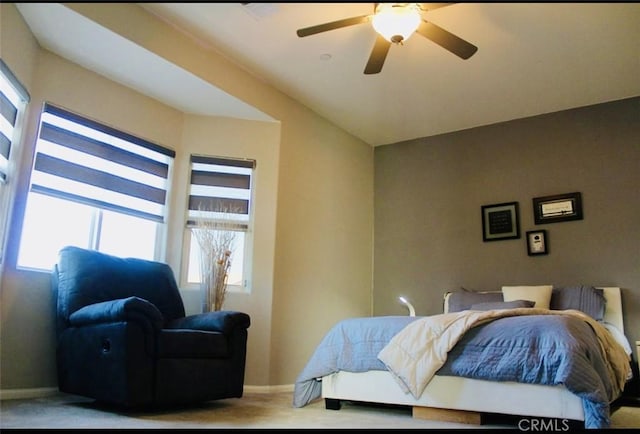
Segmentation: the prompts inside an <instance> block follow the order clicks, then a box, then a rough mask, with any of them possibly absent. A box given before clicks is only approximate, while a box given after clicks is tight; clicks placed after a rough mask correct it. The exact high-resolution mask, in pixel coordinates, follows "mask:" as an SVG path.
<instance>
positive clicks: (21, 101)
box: [0, 59, 29, 183]
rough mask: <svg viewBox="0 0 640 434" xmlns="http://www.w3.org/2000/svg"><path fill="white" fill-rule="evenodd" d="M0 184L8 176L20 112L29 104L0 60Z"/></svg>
mask: <svg viewBox="0 0 640 434" xmlns="http://www.w3.org/2000/svg"><path fill="white" fill-rule="evenodd" d="M0 73H1V74H2V77H1V80H0V183H5V182H7V180H8V176H9V157H10V154H11V144H12V142H13V140H14V139H13V138H14V130H15V127H16V122H17V120H18V116H19V113H20V110H21V109H22V108H23V107H24V105H25V104H26V103H27V102H29V93H28V92H27V90H26V89H25V88H24V87H23V86H22V84H21V83H20V81H19V80H18V79H17V78H16V77H15V76H14V75H13V73H12V72H11V70H10V69H9V67H8V66H7V65H6V64H5V63H4V61H3V60H2V59H0Z"/></svg>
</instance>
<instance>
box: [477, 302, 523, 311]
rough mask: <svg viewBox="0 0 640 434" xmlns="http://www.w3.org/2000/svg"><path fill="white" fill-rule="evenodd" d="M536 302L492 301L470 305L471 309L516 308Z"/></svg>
mask: <svg viewBox="0 0 640 434" xmlns="http://www.w3.org/2000/svg"><path fill="white" fill-rule="evenodd" d="M535 304H536V302H535V301H531V300H513V301H493V302H486V303H476V304H472V305H471V308H470V309H471V310H494V309H516V308H518V307H533V306H534V305H535Z"/></svg>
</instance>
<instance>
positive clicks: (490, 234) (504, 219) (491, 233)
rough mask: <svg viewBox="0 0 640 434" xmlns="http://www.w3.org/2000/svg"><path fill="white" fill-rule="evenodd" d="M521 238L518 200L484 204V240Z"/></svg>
mask: <svg viewBox="0 0 640 434" xmlns="http://www.w3.org/2000/svg"><path fill="white" fill-rule="evenodd" d="M514 238H520V226H519V222H518V202H506V203H497V204H495V205H484V206H482V240H483V241H499V240H509V239H514Z"/></svg>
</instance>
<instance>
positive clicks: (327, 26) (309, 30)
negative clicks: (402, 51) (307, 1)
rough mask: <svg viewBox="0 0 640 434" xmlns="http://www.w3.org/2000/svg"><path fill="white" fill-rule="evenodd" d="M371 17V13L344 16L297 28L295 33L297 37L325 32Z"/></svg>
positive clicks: (361, 22)
mask: <svg viewBox="0 0 640 434" xmlns="http://www.w3.org/2000/svg"><path fill="white" fill-rule="evenodd" d="M370 19H371V15H362V16H359V17H352V18H345V19H344V20H338V21H332V22H330V23H324V24H318V25H317V26H311V27H305V28H304V29H299V30H298V31H297V32H296V33H297V34H298V36H299V37H301V38H302V37H304V36H310V35H315V34H316V33H322V32H327V31H329V30H334V29H339V28H342V27H348V26H354V25H356V24H363V23H366V22H368V21H369V20H370Z"/></svg>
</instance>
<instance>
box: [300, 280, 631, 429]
mask: <svg viewBox="0 0 640 434" xmlns="http://www.w3.org/2000/svg"><path fill="white" fill-rule="evenodd" d="M541 288H544V289H545V291H539V290H540V289H541ZM514 289H515V290H516V292H513V291H511V292H507V290H514ZM533 289H536V293H535V294H536V295H534V296H531V294H530V293H527V292H523V291H532V290H533ZM569 289H571V292H569ZM576 289H577V291H576ZM562 291H564V293H565V294H571V296H570V297H565V298H564V299H562V296H557V297H555V298H556V299H560V300H563V301H562V302H560V304H558V303H555V304H556V306H555V309H552V307H554V306H552V305H553V303H552V300H553V298H552V296H556V294H562ZM485 294H486V295H485ZM507 294H509V299H507V296H506V295H507ZM540 294H543V295H542V296H540ZM545 294H546V295H545ZM584 294H589V297H587V298H585V297H583V295H584ZM471 295H472V296H473V297H475V298H476V300H475V301H479V302H477V303H473V304H471V305H467V306H462V307H461V306H460V305H458V307H457V308H456V309H452V303H453V300H454V298H455V297H458V298H460V296H461V293H460V292H452V293H449V292H448V293H446V294H445V297H444V309H443V314H441V315H432V316H429V317H419V316H418V317H411V316H381V317H368V318H350V319H347V320H343V321H341V322H339V323H338V324H336V325H335V326H334V327H333V328H332V329H331V330H330V331H329V332H328V333H327V335H326V336H325V337H324V338H323V340H322V341H321V342H320V344H319V345H318V347H317V348H316V350H315V352H314V354H313V355H312V356H311V358H310V359H309V361H308V363H307V365H306V366H305V368H304V369H303V371H302V372H301V373H300V375H299V376H298V378H297V379H296V383H295V385H294V397H293V405H294V407H303V406H305V405H307V404H309V403H310V402H313V401H314V400H316V399H320V398H324V400H325V403H326V407H327V409H334V410H337V409H340V403H341V401H356V402H364V403H367V402H368V403H381V404H395V405H404V406H411V407H412V408H413V416H414V417H416V418H426V419H438V420H448V421H455V422H464V423H473V424H481V422H482V420H483V419H482V416H483V415H486V414H503V415H513V416H517V417H520V418H525V417H529V418H552V419H559V420H568V421H578V422H579V423H581V424H582V426H584V427H586V428H606V427H608V426H609V423H610V419H609V417H610V407H609V404H610V403H611V402H613V401H614V400H615V399H616V398H617V397H619V396H620V395H621V393H622V390H623V388H624V385H625V383H626V381H628V380H630V378H631V366H630V361H631V349H630V346H629V344H628V341H627V340H626V338H625V336H624V326H623V317H622V300H621V293H620V289H619V288H614V287H601V288H596V287H585V286H579V287H571V288H553V289H552V288H551V286H548V285H544V286H535V287H503V288H502V291H489V292H471ZM596 295H597V296H599V297H601V298H602V302H599V301H597V297H595V296H596ZM464 296H465V294H462V297H463V298H464ZM540 297H542V298H540ZM544 297H547V298H546V301H545V299H544ZM485 298H486V300H487V301H484V302H483V301H482V300H483V299H485ZM540 300H542V301H541V303H540V304H539V305H538V303H539V302H540ZM585 300H587V301H585ZM594 300H595V302H594ZM525 302H528V304H527V303H525ZM452 310H453V311H452ZM594 312H595V313H594ZM598 312H599V313H598ZM443 321H444V323H443ZM520 321H524V323H523V324H527V325H526V326H525V328H526V329H527V330H529V329H535V328H536V327H547V326H548V325H551V327H553V329H552V330H553V332H552V333H547V334H549V335H551V336H550V337H549V336H545V337H544V338H543V339H552V340H555V341H553V342H551V343H550V344H549V345H550V346H552V347H553V348H554V350H553V351H558V352H559V351H560V349H559V348H561V347H562V348H564V347H569V346H570V347H571V350H570V351H571V352H574V351H575V352H576V354H575V355H574V354H564V353H563V354H556V353H553V354H552V356H553V357H551V356H550V355H542V353H543V351H542V350H539V351H532V350H531V348H542V347H543V345H541V344H540V342H544V343H545V345H547V341H541V340H536V341H535V342H536V344H535V345H532V344H531V343H530V342H529V341H527V342H526V345H521V344H522V342H520V344H517V345H516V344H513V343H510V344H509V345H510V346H509V347H508V348H507V349H506V350H504V348H501V349H498V350H495V349H493V350H491V345H493V343H491V345H487V343H486V342H485V341H482V340H480V341H478V340H477V339H486V338H487V336H492V335H490V333H493V332H495V331H496V330H500V332H501V333H507V334H508V333H509V332H508V330H514V327H515V328H517V327H520V325H519V324H520ZM565 323H566V324H567V331H566V332H565V331H564V327H565ZM443 324H444V325H443ZM460 324H462V326H460ZM425 327H426V328H425ZM435 329H441V330H444V331H443V332H442V333H441V334H447V333H448V335H446V336H445V337H446V339H445V341H447V344H446V345H443V344H441V342H442V337H443V336H441V335H438V337H437V339H436V338H432V340H433V341H434V342H436V344H435V347H429V346H428V345H427V344H425V342H424V341H423V340H421V339H423V338H424V336H426V335H430V334H432V333H431V332H430V330H435ZM411 330H413V331H411ZM451 330H457V331H455V333H453V334H451ZM557 330H563V331H562V332H557ZM416 331H417V334H416ZM574 332H575V333H576V334H577V335H584V336H585V337H584V338H583V337H582V336H580V340H582V339H584V341H585V342H584V343H583V342H581V341H580V342H579V345H576V348H575V349H574V348H573V344H571V345H569V344H568V343H567V342H574V341H576V337H575V336H573V333H574ZM439 333H440V332H439ZM511 334H512V335H514V336H515V338H516V339H523V337H522V336H520V335H519V334H518V333H515V334H514V333H511ZM483 335H487V336H483ZM514 336H511V338H509V339H512V338H514ZM491 339H493V338H491ZM526 339H529V337H527V338H526ZM534 339H540V338H539V337H534ZM509 342H510V341H509ZM576 342H577V341H576ZM479 343H481V344H479ZM403 345H404V347H403ZM415 348H419V349H420V351H421V352H426V353H427V356H424V355H420V356H416V355H415V354H414V355H412V356H411V357H405V356H406V354H403V353H406V352H411V351H413V350H414V349H415ZM424 348H430V349H429V350H424ZM433 348H435V350H434V349H433ZM474 348H482V351H480V350H479V352H486V351H485V350H487V349H489V353H491V351H493V352H494V354H490V357H492V358H491V359H490V361H491V363H487V359H476V360H475V363H476V365H475V366H473V367H471V368H469V367H468V366H467V367H466V368H465V366H466V365H465V363H463V362H466V358H467V357H469V355H467V354H466V353H467V352H469V354H470V355H471V356H472V357H479V356H477V354H476V355H475V356H474V354H475V353H474V350H473V349H474ZM519 348H526V351H525V352H527V353H532V352H536V353H539V356H540V357H542V358H543V359H540V360H543V361H542V362H541V361H540V360H538V361H537V362H535V363H537V364H538V365H544V364H545V363H547V362H546V361H544V360H545V359H544V357H546V358H547V359H550V360H553V363H550V362H549V363H548V364H549V366H544V367H543V368H544V369H540V370H538V371H535V370H534V369H530V368H526V369H524V368H522V369H515V368H513V366H521V365H523V364H524V365H526V364H527V363H530V362H527V361H524V359H523V361H522V362H519V361H518V358H519V357H520V355H518V354H519V353H522V350H521V349H519ZM562 351H565V350H564V349H563V350H562ZM434 352H435V353H438V352H439V353H440V355H439V356H438V357H440V359H442V360H439V361H438V360H436V364H435V365H434V366H432V365H431V363H432V362H433V360H432V359H433V357H432V354H431V353H434ZM500 352H504V353H505V354H506V355H507V356H508V357H509V358H508V359H501V358H500V355H499V354H497V353H500ZM578 352H580V353H578ZM567 353H568V351H567ZM583 353H584V354H583ZM484 356H485V355H482V357H484ZM530 356H531V354H529V355H527V356H526V357H530ZM419 357H422V359H420V360H419V361H416V360H418V358H419ZM424 357H427V359H424ZM438 357H435V358H436V359H438ZM522 357H525V356H522ZM394 358H395V359H397V360H394ZM383 360H384V361H383ZM398 360H399V363H398ZM505 360H507V363H506V364H505ZM427 361H428V363H427ZM478 363H479V364H480V366H481V367H482V366H490V365H495V366H494V367H493V368H492V369H493V371H491V369H488V368H487V369H485V371H490V372H481V373H479V374H477V373H476V372H475V371H482V369H479V368H478ZM535 363H534V364H535ZM403 364H405V365H410V366H409V368H407V366H402V365H403ZM458 364H459V365H461V366H462V370H461V371H459V370H457V368H456V366H457V365H458ZM398 365H400V366H398ZM587 365H589V366H587ZM591 365H593V366H595V368H594V369H592V367H591ZM416 366H418V367H417V368H416ZM425 367H426V370H427V371H430V374H427V375H426V377H423V378H420V379H419V381H416V379H415V378H414V377H416V375H415V372H416V371H422V370H425ZM403 369H404V371H403ZM464 369H471V371H472V372H468V371H464ZM512 371H513V372H512ZM515 371H518V372H515ZM587 371H594V372H588V373H587ZM531 373H533V377H532V376H531ZM412 382H413V383H412ZM416 384H418V385H417V386H416ZM489 397H490V398H489Z"/></svg>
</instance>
